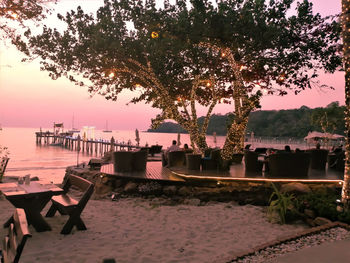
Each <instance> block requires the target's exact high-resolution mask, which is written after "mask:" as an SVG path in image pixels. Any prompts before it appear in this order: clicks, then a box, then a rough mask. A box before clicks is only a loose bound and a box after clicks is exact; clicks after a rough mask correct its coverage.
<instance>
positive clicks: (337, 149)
mask: <svg viewBox="0 0 350 263" xmlns="http://www.w3.org/2000/svg"><path fill="white" fill-rule="evenodd" d="M342 151H343V145H340V146H338V147H336V148H335V149H334V150H333V152H334V153H341V152H342Z"/></svg>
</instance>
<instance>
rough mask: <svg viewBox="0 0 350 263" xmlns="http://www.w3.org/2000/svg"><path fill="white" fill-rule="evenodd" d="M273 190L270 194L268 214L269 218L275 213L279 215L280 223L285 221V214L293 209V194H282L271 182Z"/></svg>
mask: <svg viewBox="0 0 350 263" xmlns="http://www.w3.org/2000/svg"><path fill="white" fill-rule="evenodd" d="M271 185H272V188H273V190H274V191H273V192H272V194H271V196H270V200H269V207H268V210H267V212H268V215H269V217H270V219H271V218H272V217H273V216H274V214H277V215H278V216H279V221H280V223H281V224H285V223H286V215H287V212H288V211H291V210H293V207H294V206H293V204H294V203H293V199H294V195H293V194H282V193H281V192H280V191H279V190H278V189H277V187H276V186H275V185H274V184H273V183H271Z"/></svg>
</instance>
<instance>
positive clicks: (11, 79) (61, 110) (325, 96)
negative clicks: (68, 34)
mask: <svg viewBox="0 0 350 263" xmlns="http://www.w3.org/2000/svg"><path fill="white" fill-rule="evenodd" d="M312 2H313V3H314V10H315V11H316V12H319V13H321V15H323V16H324V15H330V14H336V13H339V12H340V10H341V1H340V0H313V1H312ZM102 3H103V1H97V0H89V1H88V0H85V1H73V0H60V1H59V2H58V4H57V5H52V7H53V8H54V9H55V12H60V13H64V12H66V11H68V10H70V9H73V8H75V7H76V6H78V5H81V6H82V7H83V9H84V10H88V11H91V12H93V11H94V10H96V9H97V8H98V7H99V6H100V5H102ZM55 17H56V15H53V16H52V17H50V18H49V19H48V20H47V21H46V22H45V23H46V24H47V25H48V26H50V27H54V26H55V25H57V20H56V19H55ZM0 48H1V49H0V105H1V106H0V124H1V125H2V126H3V127H6V126H7V127H37V128H39V127H52V124H53V122H64V123H65V127H66V128H71V126H72V117H73V115H74V116H75V127H77V128H81V127H82V126H95V127H96V128H97V129H103V128H105V123H106V121H108V123H109V127H108V128H109V129H114V130H128V129H135V128H138V129H141V130H144V129H147V128H148V127H149V125H150V120H151V118H153V117H155V116H156V114H157V113H159V112H160V111H159V110H158V109H154V108H151V106H150V105H145V104H142V103H139V104H136V105H134V104H131V105H129V106H127V105H126V103H127V102H128V99H130V98H131V97H132V95H131V93H130V92H129V93H128V92H125V93H123V94H122V95H121V96H120V99H119V100H118V101H117V102H112V101H107V100H105V99H104V98H103V97H102V96H98V95H96V96H95V97H93V98H90V97H89V94H88V92H87V90H86V89H85V88H82V87H78V86H75V85H74V84H72V83H70V82H69V81H68V80H67V79H64V78H61V79H58V80H52V79H51V78H49V77H48V73H47V72H42V71H40V66H39V62H38V61H34V62H31V63H22V62H21V58H22V55H21V54H20V53H19V52H18V51H16V49H15V48H13V47H12V46H11V45H10V44H6V45H4V43H0ZM319 80H320V82H321V83H322V84H327V85H330V86H333V87H334V88H335V90H319V89H313V90H306V91H303V92H302V93H301V94H299V95H297V96H295V95H288V96H284V97H278V96H265V97H264V98H263V99H262V101H261V105H262V110H273V109H292V108H299V107H301V106H302V105H306V106H308V107H310V108H315V107H324V106H326V105H328V104H329V103H331V102H333V101H339V102H340V104H344V96H345V95H344V73H343V72H336V73H335V74H332V75H331V74H322V76H321V77H320V79H319ZM231 107H232V106H228V105H218V106H217V107H216V110H214V112H215V113H221V114H225V113H227V112H229V111H231V110H232V109H231ZM203 113H204V112H200V115H202V114H203Z"/></svg>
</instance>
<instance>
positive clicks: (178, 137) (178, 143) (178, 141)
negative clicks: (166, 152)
mask: <svg viewBox="0 0 350 263" xmlns="http://www.w3.org/2000/svg"><path fill="white" fill-rule="evenodd" d="M180 136H181V135H180V133H178V134H177V146H180V145H181V141H180Z"/></svg>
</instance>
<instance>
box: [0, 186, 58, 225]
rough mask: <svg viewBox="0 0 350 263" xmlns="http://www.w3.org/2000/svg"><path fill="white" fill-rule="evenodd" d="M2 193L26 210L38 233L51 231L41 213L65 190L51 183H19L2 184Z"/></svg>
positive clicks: (31, 223)
mask: <svg viewBox="0 0 350 263" xmlns="http://www.w3.org/2000/svg"><path fill="white" fill-rule="evenodd" d="M0 191H1V192H2V193H3V195H4V196H5V197H6V199H7V200H8V201H9V202H10V203H11V204H12V205H13V206H15V207H16V208H23V209H24V210H25V212H26V215H27V221H28V224H29V225H32V226H33V227H34V228H35V230H36V231H37V232H42V231H48V230H51V227H50V225H49V224H48V223H47V222H46V221H45V220H44V218H43V216H42V215H41V211H42V210H43V208H44V207H45V206H46V204H47V203H48V202H49V201H50V199H51V197H52V196H53V195H59V194H62V193H63V189H61V188H59V187H57V186H56V185H54V184H52V183H49V182H44V181H36V182H30V184H29V185H26V184H17V183H4V184H0ZM12 221H13V219H12V217H11V218H10V219H9V220H7V222H6V223H5V224H4V227H8V226H9V225H10V223H11V222H12Z"/></svg>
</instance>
